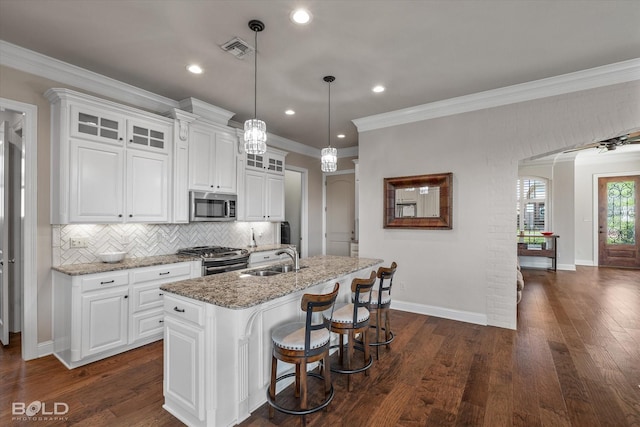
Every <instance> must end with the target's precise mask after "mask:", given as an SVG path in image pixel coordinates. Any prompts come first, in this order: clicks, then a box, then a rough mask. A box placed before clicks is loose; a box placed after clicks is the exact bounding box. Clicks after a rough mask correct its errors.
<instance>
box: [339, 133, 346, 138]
mask: <svg viewBox="0 0 640 427" xmlns="http://www.w3.org/2000/svg"><path fill="white" fill-rule="evenodd" d="M337 137H338V138H340V139H342V138H344V137H345V134H344V133H339V134H338V135H337Z"/></svg>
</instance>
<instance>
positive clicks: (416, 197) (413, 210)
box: [384, 172, 453, 230]
mask: <svg viewBox="0 0 640 427" xmlns="http://www.w3.org/2000/svg"><path fill="white" fill-rule="evenodd" d="M452 202H453V173H451V172H449V173H440V174H431V175H416V176H402V177H397V178H385V179H384V228H418V229H430V230H450V229H452V228H453V223H452V219H453V217H452V214H451V212H452V211H451V208H452Z"/></svg>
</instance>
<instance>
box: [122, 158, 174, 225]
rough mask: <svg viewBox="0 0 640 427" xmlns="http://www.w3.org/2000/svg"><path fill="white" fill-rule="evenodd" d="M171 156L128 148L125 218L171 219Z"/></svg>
mask: <svg viewBox="0 0 640 427" xmlns="http://www.w3.org/2000/svg"><path fill="white" fill-rule="evenodd" d="M168 199H169V156H168V155H166V154H158V153H147V152H145V151H140V150H128V151H127V179H126V218H125V219H126V221H128V222H168V221H169V200H168Z"/></svg>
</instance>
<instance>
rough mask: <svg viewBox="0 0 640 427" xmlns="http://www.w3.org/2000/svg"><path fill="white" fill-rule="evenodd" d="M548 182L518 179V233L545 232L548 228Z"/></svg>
mask: <svg viewBox="0 0 640 427" xmlns="http://www.w3.org/2000/svg"><path fill="white" fill-rule="evenodd" d="M548 187H549V186H548V180H546V179H544V178H535V177H520V178H518V183H517V185H516V188H517V192H518V195H517V206H516V212H517V215H518V231H524V232H533V231H545V230H547V229H548V228H549V220H548V216H547V211H548V209H547V208H548V206H549V199H548V197H549V192H548Z"/></svg>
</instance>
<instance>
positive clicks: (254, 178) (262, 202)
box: [238, 148, 286, 222]
mask: <svg viewBox="0 0 640 427" xmlns="http://www.w3.org/2000/svg"><path fill="white" fill-rule="evenodd" d="M285 155H286V153H285V152H283V151H280V150H275V149H273V148H269V149H268V150H267V152H266V153H265V154H262V155H253V154H245V159H244V164H245V171H244V172H242V173H243V180H242V182H244V186H243V189H242V190H243V191H242V192H241V194H240V195H239V197H238V200H240V203H242V204H243V205H242V206H241V207H240V210H239V211H240V212H241V215H240V218H239V219H241V220H244V221H272V222H273V221H284V167H285V163H284V159H285Z"/></svg>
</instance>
